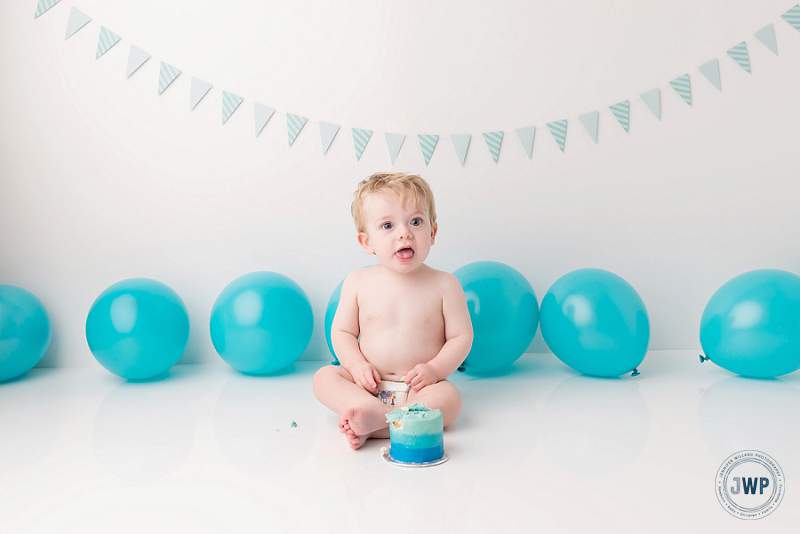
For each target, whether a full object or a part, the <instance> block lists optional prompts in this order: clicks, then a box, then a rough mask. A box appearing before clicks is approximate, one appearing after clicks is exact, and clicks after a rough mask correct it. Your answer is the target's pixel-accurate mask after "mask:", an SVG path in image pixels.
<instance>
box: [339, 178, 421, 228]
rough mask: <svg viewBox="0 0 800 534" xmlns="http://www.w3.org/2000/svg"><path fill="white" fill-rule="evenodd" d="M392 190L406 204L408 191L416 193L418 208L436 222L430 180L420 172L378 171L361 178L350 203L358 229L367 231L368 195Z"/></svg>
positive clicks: (415, 199)
mask: <svg viewBox="0 0 800 534" xmlns="http://www.w3.org/2000/svg"><path fill="white" fill-rule="evenodd" d="M386 190H391V191H393V192H394V193H395V194H396V195H397V196H399V197H400V203H401V204H404V203H405V199H406V193H408V192H411V194H412V195H414V203H415V204H416V206H417V209H419V210H421V211H425V212H426V213H427V214H428V219H429V220H430V223H431V226H433V225H434V224H435V223H436V205H435V204H434V202H433V192H432V191H431V188H430V186H429V185H428V182H426V181H425V180H423V179H422V177H421V176H420V175H418V174H406V173H402V172H376V173H375V174H373V175H372V176H370V177H369V178H367V179H365V180H361V182H359V184H358V188H357V189H356V191H355V193H353V203H352V204H350V213H351V214H352V215H353V221H354V222H355V223H356V231H357V232H359V233H361V232H364V231H365V228H366V225H365V221H364V199H365V198H367V195H370V194H372V193H377V192H380V191H386Z"/></svg>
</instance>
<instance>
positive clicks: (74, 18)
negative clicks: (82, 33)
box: [64, 7, 92, 41]
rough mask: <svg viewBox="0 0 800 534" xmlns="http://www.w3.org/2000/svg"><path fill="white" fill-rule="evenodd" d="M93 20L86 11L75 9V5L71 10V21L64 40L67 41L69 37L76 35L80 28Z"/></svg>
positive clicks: (68, 23)
mask: <svg viewBox="0 0 800 534" xmlns="http://www.w3.org/2000/svg"><path fill="white" fill-rule="evenodd" d="M91 21H92V19H90V18H89V16H88V15H87V14H86V13H84V12H83V11H80V10H79V9H75V8H74V7H73V8H72V11H70V12H69V21H68V22H67V35H66V36H65V37H64V40H65V41H66V40H67V39H69V38H70V37H72V36H73V35H75V33H76V32H77V31H78V30H80V29H81V28H83V27H84V26H86V25H87V24H89V23H90V22H91Z"/></svg>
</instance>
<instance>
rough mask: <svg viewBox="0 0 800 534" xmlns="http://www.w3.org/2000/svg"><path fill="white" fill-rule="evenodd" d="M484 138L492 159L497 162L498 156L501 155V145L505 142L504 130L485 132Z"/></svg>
mask: <svg viewBox="0 0 800 534" xmlns="http://www.w3.org/2000/svg"><path fill="white" fill-rule="evenodd" d="M483 140H484V141H486V146H487V147H488V148H489V154H491V156H492V159H493V160H494V162H495V163H497V158H499V157H500V145H502V144H503V132H486V133H485V134H483Z"/></svg>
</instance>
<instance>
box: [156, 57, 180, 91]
mask: <svg viewBox="0 0 800 534" xmlns="http://www.w3.org/2000/svg"><path fill="white" fill-rule="evenodd" d="M180 73H181V71H180V70H178V69H176V68H175V67H173V66H172V65H168V64H167V63H164V62H163V61H162V62H161V70H160V71H159V73H158V94H161V93H163V92H164V90H165V89H166V88H167V87H169V84H171V83H172V82H174V81H175V78H177V77H178V75H179V74H180Z"/></svg>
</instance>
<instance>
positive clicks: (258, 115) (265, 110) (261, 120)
mask: <svg viewBox="0 0 800 534" xmlns="http://www.w3.org/2000/svg"><path fill="white" fill-rule="evenodd" d="M274 113H275V108H271V107H269V106H265V105H263V104H259V103H256V104H254V105H253V118H254V119H255V126H256V137H258V134H260V133H261V130H263V129H264V126H266V125H267V123H268V122H269V120H270V119H271V118H272V115H273V114H274ZM334 135H335V134H334ZM325 150H327V149H325Z"/></svg>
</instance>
